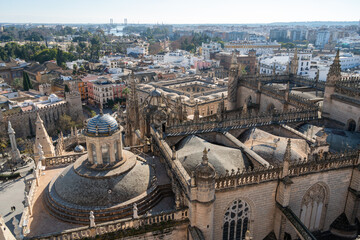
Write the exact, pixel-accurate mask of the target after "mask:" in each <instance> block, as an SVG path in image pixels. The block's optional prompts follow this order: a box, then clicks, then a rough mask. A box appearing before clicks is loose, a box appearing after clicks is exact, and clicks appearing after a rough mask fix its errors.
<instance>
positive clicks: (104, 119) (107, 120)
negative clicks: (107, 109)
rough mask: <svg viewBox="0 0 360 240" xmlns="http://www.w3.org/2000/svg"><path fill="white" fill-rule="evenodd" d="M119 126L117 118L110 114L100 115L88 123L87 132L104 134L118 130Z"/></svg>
mask: <svg viewBox="0 0 360 240" xmlns="http://www.w3.org/2000/svg"><path fill="white" fill-rule="evenodd" d="M118 128H119V125H118V123H117V121H116V120H115V118H113V117H112V116H110V115H109V114H99V115H96V116H95V117H93V118H91V119H90V120H89V121H88V123H87V132H88V133H90V134H97V133H98V134H103V133H109V132H113V131H115V130H117V129H118Z"/></svg>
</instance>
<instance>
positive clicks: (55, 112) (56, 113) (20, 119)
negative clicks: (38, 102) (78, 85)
mask: <svg viewBox="0 0 360 240" xmlns="http://www.w3.org/2000/svg"><path fill="white" fill-rule="evenodd" d="M68 111H69V108H68V104H67V103H66V102H61V103H58V104H54V105H52V106H50V107H44V108H41V109H39V110H38V111H28V112H23V113H17V114H12V115H8V116H4V121H3V122H2V123H0V124H1V125H7V123H8V121H11V124H12V126H13V128H14V130H15V132H16V137H17V138H18V137H22V138H26V137H31V136H34V135H35V134H36V131H35V129H36V128H35V122H36V117H37V113H39V115H40V118H41V119H42V120H43V121H44V126H45V128H46V130H47V131H48V132H49V133H51V132H52V131H54V130H55V129H56V128H57V127H58V123H59V119H60V117H61V116H62V115H64V114H68Z"/></svg>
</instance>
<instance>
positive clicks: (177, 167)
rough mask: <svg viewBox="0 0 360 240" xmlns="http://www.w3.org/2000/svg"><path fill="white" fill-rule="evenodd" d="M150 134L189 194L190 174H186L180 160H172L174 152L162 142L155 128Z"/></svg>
mask: <svg viewBox="0 0 360 240" xmlns="http://www.w3.org/2000/svg"><path fill="white" fill-rule="evenodd" d="M150 132H151V135H152V137H153V139H154V141H155V144H156V145H157V146H158V148H159V150H160V151H161V153H162V155H163V157H164V159H165V161H166V162H167V164H168V165H169V166H170V168H171V170H172V171H174V173H175V174H176V176H177V179H178V180H179V182H180V184H181V185H182V187H183V190H184V191H185V193H186V194H188V190H189V186H190V179H191V178H190V176H189V174H188V173H187V172H186V170H185V169H184V167H183V166H182V164H181V163H180V161H179V160H178V159H175V160H173V159H172V150H171V149H170V147H169V145H168V144H167V143H166V142H165V141H164V140H161V138H160V135H159V133H158V132H157V131H156V130H155V129H154V128H153V126H151V128H150Z"/></svg>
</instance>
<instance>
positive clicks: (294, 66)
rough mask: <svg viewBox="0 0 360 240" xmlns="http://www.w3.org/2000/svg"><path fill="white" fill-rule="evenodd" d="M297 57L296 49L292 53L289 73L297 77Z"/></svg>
mask: <svg viewBox="0 0 360 240" xmlns="http://www.w3.org/2000/svg"><path fill="white" fill-rule="evenodd" d="M298 64H299V62H298V56H297V48H295V52H294V57H293V59H292V60H291V66H290V67H291V71H290V73H291V74H293V75H297V70H298Z"/></svg>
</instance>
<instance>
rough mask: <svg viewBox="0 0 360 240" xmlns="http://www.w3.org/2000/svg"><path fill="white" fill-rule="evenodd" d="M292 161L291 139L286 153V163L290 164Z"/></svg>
mask: <svg viewBox="0 0 360 240" xmlns="http://www.w3.org/2000/svg"><path fill="white" fill-rule="evenodd" d="M290 160H291V140H290V138H289V139H288V142H287V145H286V149H285V153H284V162H285V161H288V162H290Z"/></svg>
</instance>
